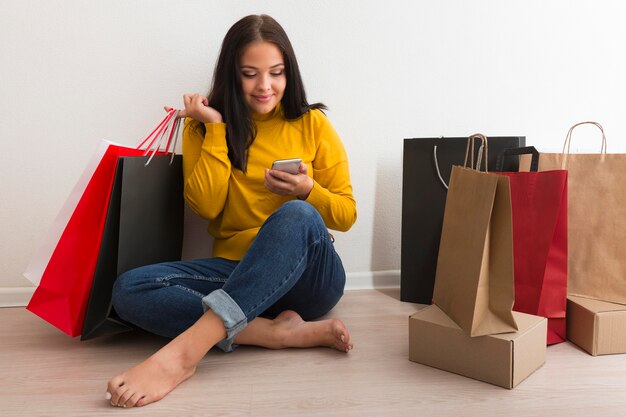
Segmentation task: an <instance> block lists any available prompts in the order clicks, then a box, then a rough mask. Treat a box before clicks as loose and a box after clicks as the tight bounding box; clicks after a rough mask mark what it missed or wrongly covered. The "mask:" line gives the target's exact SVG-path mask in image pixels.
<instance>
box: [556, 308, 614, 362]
mask: <svg viewBox="0 0 626 417" xmlns="http://www.w3.org/2000/svg"><path fill="white" fill-rule="evenodd" d="M566 316H567V338H568V339H569V340H571V341H572V342H573V343H575V344H577V345H578V346H580V347H581V348H583V349H584V350H586V351H587V352H589V353H590V354H592V355H593V356H597V355H608V354H613V353H626V305H622V304H613V303H609V302H606V301H598V300H592V299H590V298H583V297H575V296H569V297H567V315H566Z"/></svg>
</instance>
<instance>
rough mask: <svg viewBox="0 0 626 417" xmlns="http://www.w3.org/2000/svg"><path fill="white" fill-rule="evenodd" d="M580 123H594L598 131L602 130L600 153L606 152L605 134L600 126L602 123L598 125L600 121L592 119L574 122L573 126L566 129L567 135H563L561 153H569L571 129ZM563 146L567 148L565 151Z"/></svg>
mask: <svg viewBox="0 0 626 417" xmlns="http://www.w3.org/2000/svg"><path fill="white" fill-rule="evenodd" d="M580 125H594V126H595V127H597V128H598V129H600V132H602V145H601V146H600V153H601V154H606V136H605V135H604V129H603V128H602V125H600V123H598V122H592V121H588V122H580V123H576V124H575V125H574V126H572V127H570V128H569V130H568V131H567V136H566V137H565V143H564V144H563V152H562V153H568V154H569V153H570V145H571V144H572V131H573V130H574V128H575V127H576V126H580ZM565 148H567V152H565Z"/></svg>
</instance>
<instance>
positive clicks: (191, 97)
mask: <svg viewBox="0 0 626 417" xmlns="http://www.w3.org/2000/svg"><path fill="white" fill-rule="evenodd" d="M183 104H184V105H185V109H184V110H181V111H180V113H179V114H178V117H191V118H192V119H194V120H197V121H199V122H202V123H222V122H223V119H222V115H221V114H220V112H218V111H217V110H215V109H214V108H213V107H209V99H208V98H206V97H204V96H201V95H200V94H185V95H184V96H183ZM164 109H165V111H169V110H170V108H169V107H164Z"/></svg>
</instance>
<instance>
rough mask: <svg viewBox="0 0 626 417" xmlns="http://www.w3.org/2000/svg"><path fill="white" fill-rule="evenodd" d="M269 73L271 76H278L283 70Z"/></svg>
mask: <svg viewBox="0 0 626 417" xmlns="http://www.w3.org/2000/svg"><path fill="white" fill-rule="evenodd" d="M270 74H271V75H272V77H280V76H281V75H283V72H282V71H278V72H271V73H270Z"/></svg>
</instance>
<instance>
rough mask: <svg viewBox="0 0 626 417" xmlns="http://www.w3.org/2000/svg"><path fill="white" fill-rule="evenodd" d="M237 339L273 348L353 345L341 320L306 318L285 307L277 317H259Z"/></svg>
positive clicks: (343, 348)
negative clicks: (312, 319)
mask: <svg viewBox="0 0 626 417" xmlns="http://www.w3.org/2000/svg"><path fill="white" fill-rule="evenodd" d="M235 343H237V344H242V345H256V346H263V347H266V348H269V349H284V348H289V347H298V348H307V347H317V346H326V347H330V348H333V349H337V350H339V351H342V352H349V351H350V350H351V349H352V347H353V345H352V343H351V342H350V333H349V332H348V329H347V328H346V326H345V324H343V322H342V321H341V320H337V319H328V320H320V321H304V320H303V319H302V317H300V315H299V314H298V313H296V312H295V311H291V310H287V311H283V312H282V313H280V314H279V315H278V316H276V318H275V319H274V320H268V319H263V318H256V319H255V320H253V321H252V323H250V324H249V325H248V326H247V327H246V328H245V329H244V330H243V331H242V332H241V333H239V334H238V335H237V337H236V338H235Z"/></svg>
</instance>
